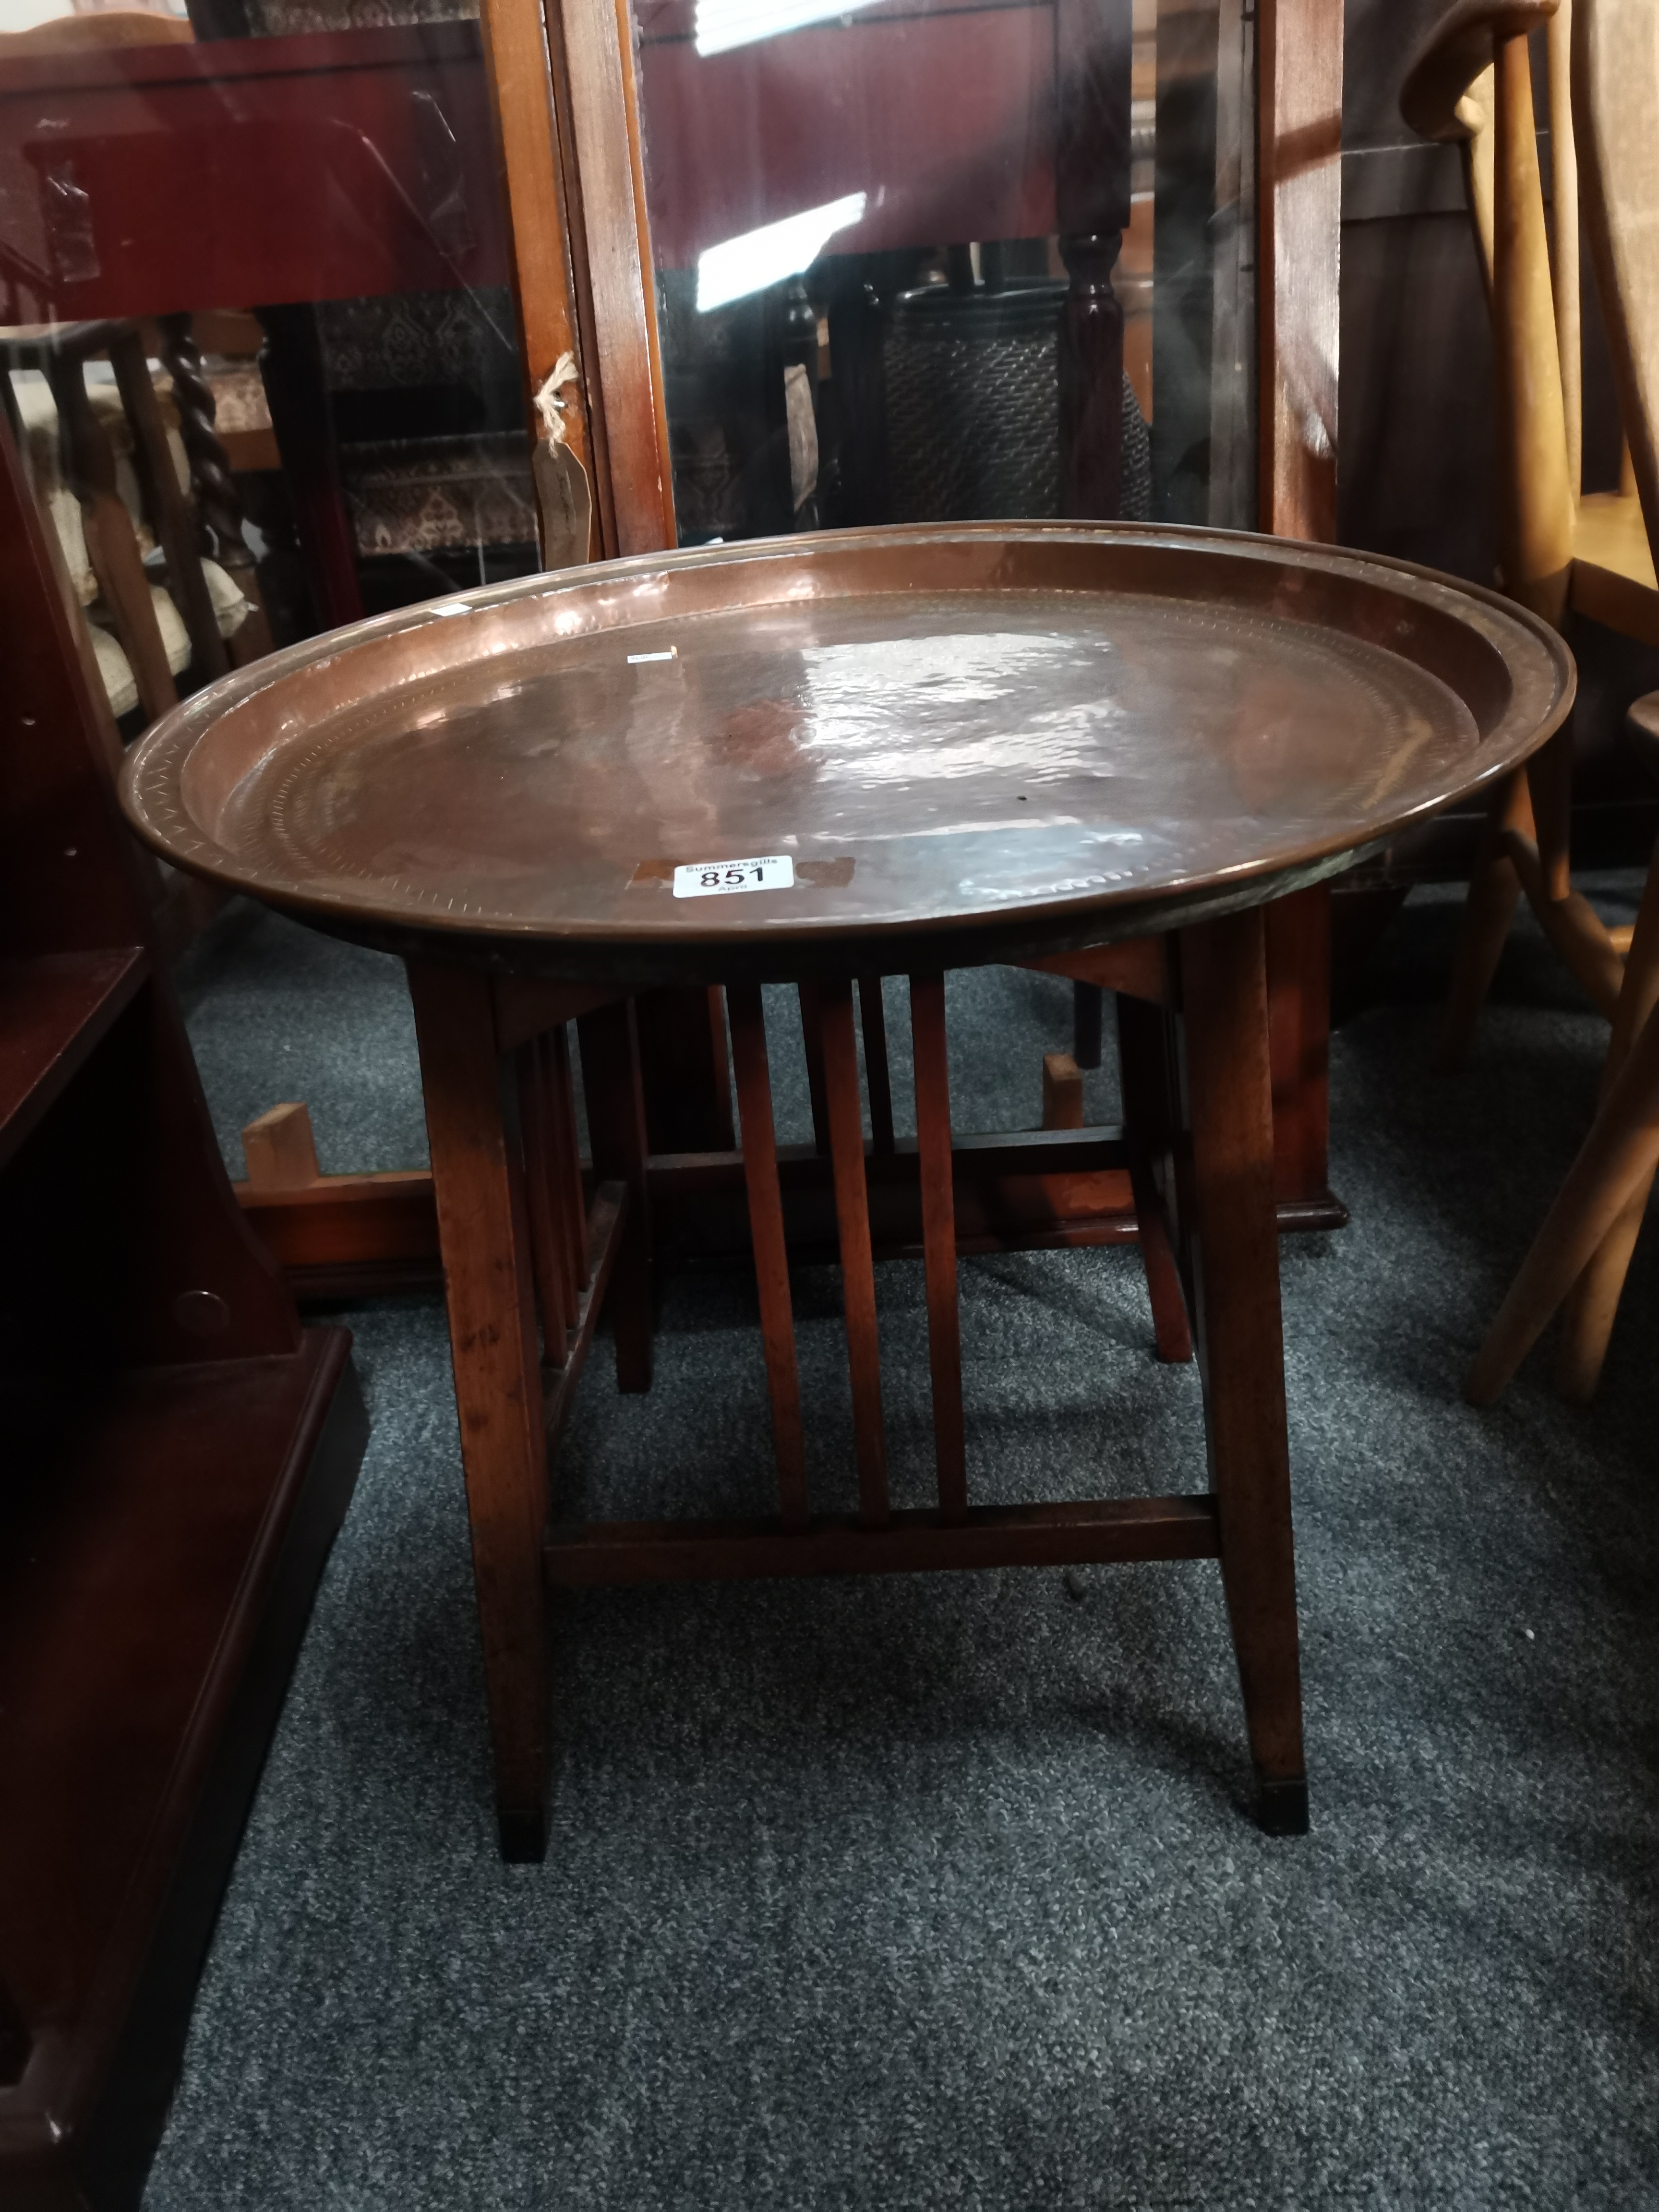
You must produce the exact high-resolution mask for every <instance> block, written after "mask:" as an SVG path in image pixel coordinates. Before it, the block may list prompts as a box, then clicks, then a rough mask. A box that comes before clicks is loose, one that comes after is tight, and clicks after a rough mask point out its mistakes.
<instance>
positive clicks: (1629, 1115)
mask: <svg viewBox="0 0 1659 2212" xmlns="http://www.w3.org/2000/svg"><path fill="white" fill-rule="evenodd" d="M1656 1167H1659V1020H1654V1019H1650V1020H1649V1022H1648V1024H1647V1026H1646V1027H1645V1028H1644V1030H1643V1031H1642V1033H1641V1035H1640V1036H1638V1038H1637V1040H1636V1042H1635V1043H1634V1044H1633V1045H1632V1048H1631V1051H1630V1055H1629V1057H1628V1059H1627V1060H1626V1062H1625V1064H1624V1066H1623V1067H1621V1068H1620V1071H1619V1073H1618V1075H1617V1076H1616V1077H1615V1078H1614V1079H1613V1085H1612V1086H1611V1088H1610V1089H1609V1091H1608V1092H1607V1097H1606V1099H1605V1100H1604V1101H1603V1102H1602V1104H1601V1109H1600V1111H1599V1112H1598V1113H1597V1115H1596V1116H1595V1122H1594V1124H1593V1126H1592V1127H1591V1129H1590V1133H1589V1136H1588V1137H1587V1138H1586V1139H1584V1143H1583V1148H1582V1149H1581V1151H1580V1152H1579V1154H1578V1157H1577V1159H1576V1160H1575V1161H1574V1162H1573V1164H1572V1166H1571V1168H1570V1169H1569V1170H1568V1172H1567V1179H1566V1181H1565V1182H1564V1183H1563V1184H1562V1186H1561V1188H1560V1191H1559V1194H1558V1195H1557V1197H1556V1200H1555V1203H1554V1205H1553V1206H1552V1207H1551V1208H1550V1210H1549V1212H1548V1213H1547V1216H1546V1217H1545V1220H1544V1225H1543V1227H1542V1228H1541V1230H1540V1231H1539V1232H1538V1234H1537V1236H1536V1237H1534V1239H1533V1244H1532V1249H1531V1250H1530V1251H1529V1252H1528V1255H1527V1256H1526V1258H1525V1260H1524V1261H1522V1266H1521V1272H1520V1273H1519V1274H1518V1275H1517V1276H1516V1279H1515V1280H1514V1282H1513V1283H1512V1284H1511V1285H1510V1294H1509V1296H1508V1297H1506V1298H1505V1299H1504V1303H1503V1305H1502V1306H1501V1307H1500V1308H1499V1310H1498V1318H1497V1320H1496V1321H1495V1322H1493V1323H1492V1328H1491V1331H1490V1333H1489V1334H1488V1335H1487V1338H1486V1342H1485V1343H1484V1344H1483V1345H1482V1346H1481V1347H1480V1355H1479V1357H1478V1358H1476V1360H1475V1363H1474V1366H1473V1367H1471V1368H1470V1370H1469V1373H1468V1381H1467V1382H1466V1383H1464V1385H1463V1395H1464V1396H1465V1397H1466V1398H1467V1399H1468V1401H1469V1403H1470V1404H1471V1405H1472V1406H1489V1405H1491V1404H1492V1401H1493V1400H1494V1399H1495V1398H1496V1397H1497V1396H1498V1393H1499V1392H1500V1391H1501V1390H1502V1389H1503V1388H1504V1384H1505V1383H1507V1382H1508V1381H1509V1379H1510V1376H1512V1375H1513V1374H1514V1372H1515V1370H1516V1368H1517V1367H1518V1366H1519V1365H1520V1364H1521V1362H1522V1360H1523V1359H1524V1358H1526V1356H1527V1354H1528V1352H1529V1351H1530V1350H1531V1349H1532V1346H1533V1345H1534V1343H1535V1342H1536V1341H1537V1340H1538V1338H1539V1336H1540V1335H1541V1334H1542V1332H1543V1329H1544V1326H1545V1324H1546V1323H1547V1322H1548V1320H1549V1318H1550V1316H1551V1315H1552V1314H1553V1313H1554V1311H1555V1310H1556V1308H1557V1307H1558V1306H1559V1304H1561V1302H1562V1300H1563V1299H1564V1298H1565V1297H1566V1295H1567V1293H1568V1291H1570V1290H1571V1288H1572V1286H1573V1285H1574V1284H1575V1283H1576V1282H1577V1280H1578V1278H1579V1277H1580V1275H1582V1274H1583V1272H1584V1269H1585V1268H1586V1267H1588V1266H1589V1262H1590V1260H1591V1258H1592V1256H1593V1255H1595V1252H1596V1251H1597V1249H1598V1248H1599V1247H1600V1246H1601V1244H1602V1243H1603V1242H1604V1241H1605V1239H1606V1238H1607V1235H1608V1232H1609V1231H1611V1230H1612V1229H1613V1226H1614V1225H1615V1224H1616V1223H1617V1222H1618V1220H1619V1218H1620V1215H1621V1214H1623V1213H1624V1212H1625V1211H1626V1208H1627V1207H1629V1206H1631V1205H1632V1202H1633V1201H1634V1199H1635V1197H1636V1194H1637V1193H1638V1191H1640V1190H1642V1189H1644V1188H1645V1187H1646V1185H1647V1183H1648V1182H1650V1181H1651V1179H1652V1177H1653V1174H1654V1171H1655V1169H1656Z"/></svg>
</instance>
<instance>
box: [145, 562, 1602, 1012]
mask: <svg viewBox="0 0 1659 2212" xmlns="http://www.w3.org/2000/svg"><path fill="white" fill-rule="evenodd" d="M1572 688H1573V676H1572V665H1571V660H1570V659H1569V657H1568V655H1567V654H1566V653H1565V648H1564V647H1562V646H1561V644H1560V641H1559V639H1557V638H1556V637H1555V636H1554V635H1553V633H1552V632H1551V631H1550V630H1548V629H1547V628H1546V627H1545V625H1544V624H1542V623H1540V622H1538V621H1536V620H1534V618H1533V617H1529V616H1528V615H1527V614H1526V613H1524V612H1523V611H1522V610H1520V609H1518V608H1516V607H1515V606H1513V605H1510V604H1509V603H1507V602H1504V601H1503V600H1500V599H1498V598H1497V597H1496V596H1495V595H1493V594H1491V593H1487V592H1479V591H1476V590H1474V589H1472V588H1469V587H1467V586H1458V585H1455V584H1454V583H1452V582H1450V581H1449V580H1447V579H1444V578H1441V577H1437V576H1435V575H1433V574H1430V573H1429V572H1427V571H1425V570H1421V569H1417V568H1411V567H1408V566H1407V565H1406V564H1403V563H1400V562H1389V561H1384V560H1380V559H1376V558H1374V557H1370V556H1363V555H1358V554H1351V553H1345V552H1340V551H1337V550H1332V549H1329V548H1324V547H1314V546H1303V545H1296V544H1287V543H1285V541H1283V540H1278V539H1273V538H1251V537H1246V536H1241V535H1237V534H1235V533H1224V532H1210V531H1188V530H1155V529H1148V528H1144V527H1140V526H1127V525H1110V524H1106V525H1102V524H1041V525H1039V524H1029V525H1015V526H1009V525H1006V524H979V525H963V526H949V527H938V526H931V525H922V526H910V527H908V528H902V529H893V530H885V531H880V532H826V533H823V534H820V535H816V536H809V537H803V538H787V539H777V540H769V541H762V542H758V543H753V544H734V545H732V546H729V547H717V548H713V549H706V550H700V551H697V552H694V553H687V554H678V555H668V556H645V557H641V558H637V559H635V560H630V561H622V562H610V563H606V564H605V565H603V566H601V567H596V568H585V569H575V570H568V571H566V572H563V573H562V574H555V575H543V576H535V577H530V578H526V579H522V580H517V581H514V582H513V583H510V584H507V585H501V586H495V587H493V588H491V589H488V590H483V591H479V592H471V593H466V594H464V595H460V596H459V597H456V598H453V599H447V600H440V601H437V602H434V603H432V604H429V605H425V606H421V607H415V608H410V609H406V610H402V611H398V613H395V614H392V615H389V616H385V617H380V618H379V619H377V620H374V621H371V622H368V623H359V624H356V625H355V626H354V627H352V628H351V629H346V630H341V631H337V632H335V633H333V634H331V635H328V636H325V637H322V638H318V639H314V640H310V641H307V642H305V643H304V644H302V645H300V646H296V647H292V648H290V649H289V650H288V651H286V652H283V653H277V654H275V655H273V656H271V657H270V658H269V659H264V660H262V661H260V662H258V663H257V664H255V665H252V666H251V667H249V668H247V669H246V670H244V671H240V673H238V674H235V675H234V676H231V677H229V678H226V679H225V680H223V681H222V682H221V683H219V684H215V685H213V686H212V687H211V688H210V689H209V690H206V691H204V692H203V693H201V694H199V695H198V696H197V697H195V698H193V699H191V700H190V701H188V702H185V704H184V705H183V706H182V707H180V708H179V709H178V710H177V711H176V712H174V713H173V714H169V715H168V716H167V717H166V719H165V720H162V721H161V722H160V723H158V724H157V725H156V726H155V728H154V729H153V730H152V731H151V732H149V734H148V735H147V736H146V737H145V738H143V740H142V741H141V742H140V744H138V745H137V747H136V748H135V749H134V750H133V752H132V754H131V757H129V759H128V762H127V763H126V768H125V774H124V776H123V779H122V796H123V799H124V803H125V806H126V809H127V811H128V814H129V816H130V817H131V820H132V822H133V823H134V824H135V826H136V827H137V829H138V830H139V832H140V834H141V835H142V836H144V837H145V838H146V839H147V840H148V841H149V842H150V843H151V844H152V845H154V846H155V848H157V849H158V850H159V851H160V852H161V853H162V854H165V855H166V856H167V859H169V860H173V861H174V862H176V863H177V864H178V865H179V866H183V867H186V868H190V869H193V870H195V871H197V872H199V873H202V874H204V875H208V876H211V877H214V878H217V879H218V880H220V881H221V882H222V883H225V884H230V885H233V886H234V887H235V888H237V889H239V890H246V891H250V892H252V893H254V894H255V895H256V896H259V897H261V898H264V899H266V900H268V901H270V902H273V903H275V904H277V905H279V906H283V907H285V908H289V909H291V910H293V911H294V912H295V913H298V914H301V915H304V916H306V917H307V919H309V920H311V921H315V922H318V923H319V924H321V925H322V926H324V927H332V928H336V929H339V930H343V931H345V932H347V933H350V934H353V935H356V936H360V937H363V938H366V939H369V940H370V941H373V942H376V943H380V944H384V945H387V946H389V947H391V948H392V949H397V950H405V951H406V950H409V949H410V946H411V944H412V942H413V940H415V939H418V938H422V937H426V938H428V939H429V938H430V937H432V936H433V935H441V936H444V937H446V938H449V939H453V940H455V943H454V950H455V951H457V952H458V953H459V952H461V951H463V949H464V947H463V944H462V942H461V941H462V940H465V939H473V940H475V941H477V940H490V941H491V942H492V943H493V946H494V948H495V951H496V952H497V954H500V953H502V952H504V951H506V950H507V946H508V945H512V946H513V948H515V964H520V965H522V966H525V967H528V968H534V969H538V970H539V971H541V972H543V973H545V974H550V975H564V976H567V977H570V978H573V979H574V978H582V977H599V976H603V977H605V979H607V980H609V979H611V978H617V979H619V980H620V979H626V980H628V981H631V982H635V983H644V982H647V981H649V982H668V981H676V980H679V979H682V978H694V977H695V978H697V979H700V980H705V981H707V980H710V979H713V978H714V977H717V976H725V975H762V976H777V977H799V975H802V974H804V973H805V972H807V971H808V970H809V969H811V968H812V967H813V965H814V963H820V964H822V963H823V962H825V961H828V962H830V963H835V964H840V963H839V962H838V960H837V956H836V946H837V944H838V943H839V942H840V941H842V940H849V941H850V940H853V939H856V940H857V943H858V948H859V950H858V953H857V956H856V957H857V959H858V960H859V961H860V963H862V964H864V965H866V966H868V965H870V964H872V963H871V956H872V952H873V953H874V954H875V955H876V957H877V960H878V961H880V960H884V959H885V960H889V961H890V964H892V965H894V966H897V967H902V966H907V965H915V963H917V961H918V960H919V959H933V960H937V961H942V962H943V963H945V964H951V965H960V964H966V963H971V962H974V961H976V960H987V959H995V958H999V957H1007V956H1009V955H1010V954H1011V953H1015V952H1018V951H1021V950H1035V951H1053V950H1056V949H1060V948H1066V947H1071V946H1076V945H1090V944H1100V943H1105V942H1109V941H1110V940H1112V939H1116V938H1121V937H1124V936H1127V935H1135V934H1139V933H1145V932H1146V931H1148V930H1152V929H1158V928H1161V927H1162V928H1167V927H1170V926H1172V925H1173V924H1175V923H1176V922H1177V921H1184V920H1187V919H1190V918H1191V917H1192V916H1193V915H1195V914H1197V913H1199V912H1202V911H1210V910H1214V909H1216V908H1218V906H1221V905H1225V904H1229V903H1231V904H1237V903H1240V902H1243V901H1246V900H1255V899H1260V898H1263V897H1267V896H1271V895H1273V893H1274V892H1275V891H1277V890H1285V889H1289V888H1291V887H1292V886H1293V885H1295V884H1301V883H1305V882H1309V881H1312V880H1314V879H1316V878H1318V877H1319V876H1320V875H1322V874H1327V873H1329V872H1333V871H1334V869H1336V868H1337V867H1339V866H1341V865H1342V863H1343V861H1344V860H1345V859H1346V856H1348V855H1349V854H1352V853H1353V852H1354V851H1356V850H1357V849H1359V848H1364V847H1365V846H1368V845H1370V844H1372V843H1375V842H1377V841H1379V840H1381V839H1383V838H1385V837H1387V836H1389V835H1391V834H1393V833H1394V832H1395V831H1396V830H1398V829H1401V827H1402V826H1403V825H1404V824H1406V823H1408V822H1412V821H1414V820H1416V819H1418V818H1419V817H1423V816H1425V815H1427V814H1430V813H1432V812H1433V811H1435V810H1436V809H1437V808H1438V807H1440V806H1443V805H1445V804H1446V803H1447V802H1448V801H1449V800H1450V799H1455V798H1458V797H1460V796H1462V795H1463V794H1465V793H1468V792H1470V791H1471V790H1473V789H1474V788H1475V787H1478V786H1480V785H1481V784H1484V783H1486V781H1489V780H1491V779H1492V778H1493V777H1495V776H1497V775H1501V774H1502V773H1503V772H1504V769H1508V768H1510V767H1512V766H1514V764H1515V763H1516V761H1517V760H1519V759H1520V758H1522V757H1523V756H1524V755H1525V754H1526V753H1528V751H1530V750H1532V749H1533V748H1534V746H1535V745H1537V744H1540V743H1541V742H1542V740H1543V739H1544V738H1546V737H1547V735H1548V734H1549V733H1550V732H1551V731H1553V729H1554V728H1555V727H1556V726H1558V725H1559V722H1560V720H1562V718H1563V717H1564V715H1565V712H1566V709H1567V708H1568V706H1569V704H1570V703H1571V694H1572ZM761 858H773V859H777V860H785V859H787V860H788V861H789V863H790V869H789V873H790V874H791V875H792V877H793V881H792V882H791V883H790V884H789V886H788V887H787V888H763V889H758V890H750V891H747V892H745V893H744V895H742V896H736V895H734V896H702V897H699V896H677V895H676V891H675V889H674V871H675V869H676V867H677V866H689V865H691V864H696V863H710V864H713V863H716V862H719V863H722V864H724V863H729V862H737V861H741V860H751V859H761ZM775 873H781V871H775ZM479 949H482V947H480V948H479ZM853 957H854V956H853V955H852V954H851V952H850V951H849V953H848V963H849V964H850V963H851V961H852V959H853Z"/></svg>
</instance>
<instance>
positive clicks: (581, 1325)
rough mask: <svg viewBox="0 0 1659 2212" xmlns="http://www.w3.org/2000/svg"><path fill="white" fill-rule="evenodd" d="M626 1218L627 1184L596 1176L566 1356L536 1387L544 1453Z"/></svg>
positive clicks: (576, 1371)
mask: <svg viewBox="0 0 1659 2212" xmlns="http://www.w3.org/2000/svg"><path fill="white" fill-rule="evenodd" d="M627 1218H628V1186H627V1184H626V1183H621V1182H602V1183H601V1184H600V1185H599V1188H598V1189H597V1190H596V1191H595V1192H594V1194H593V1205H592V1211H591V1212H589V1214H588V1216H587V1224H586V1237H585V1238H584V1239H583V1242H584V1245H585V1248H586V1268H587V1279H588V1283H587V1288H586V1290H585V1291H583V1292H582V1295H581V1298H580V1303H579V1304H578V1305H577V1308H576V1324H575V1327H574V1328H573V1329H572V1331H571V1333H570V1349H569V1356H568V1358H567V1359H566V1361H565V1364H564V1365H563V1366H562V1368H560V1369H558V1370H556V1372H555V1373H554V1374H553V1375H551V1376H549V1377H548V1378H547V1379H546V1382H545V1384H544V1389H543V1392H542V1427H543V1432H544V1436H545V1437H546V1440H547V1449H548V1452H549V1454H551V1453H552V1450H553V1448H554V1446H555V1445H556V1443H558V1441H559V1431H561V1430H562V1428H563V1426H564V1424H565V1417H566V1416H567V1414H568V1413H569V1411H570V1401H571V1399H572V1397H573V1396H574V1394H575V1389H576V1384H577V1383H578V1382H579V1381H580V1377H581V1371H582V1366H583V1364H584V1362H585V1361H586V1358H587V1353H588V1347H589V1346H591V1345H592V1341H593V1330H594V1328H595V1326H596V1324H597V1323H598V1322H599V1316H600V1314H601V1313H602V1312H603V1310H604V1308H605V1294H606V1292H607V1291H609V1289H610V1287H611V1273H612V1272H613V1270H614V1269H615V1267H616V1264H617V1254H618V1253H619V1252H620V1251H621V1250H622V1245H623V1231H624V1229H625V1227H626V1225H627Z"/></svg>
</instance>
